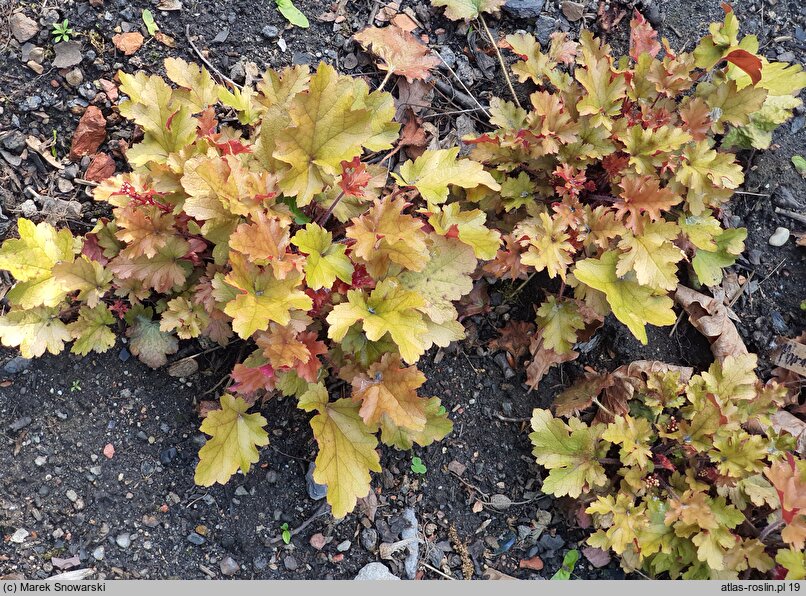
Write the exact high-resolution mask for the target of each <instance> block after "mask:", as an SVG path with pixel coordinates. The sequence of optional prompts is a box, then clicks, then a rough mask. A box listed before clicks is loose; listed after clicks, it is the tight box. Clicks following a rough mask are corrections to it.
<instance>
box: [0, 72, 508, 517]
mask: <svg viewBox="0 0 806 596" xmlns="http://www.w3.org/2000/svg"><path fill="white" fill-rule="evenodd" d="M165 68H166V72H167V75H168V78H169V79H170V80H171V81H172V82H173V83H174V84H175V87H172V86H170V85H169V84H168V83H166V82H165V81H164V80H163V79H162V78H160V77H157V76H146V75H145V74H144V73H137V74H135V75H129V74H125V73H120V83H121V84H120V90H121V92H122V93H123V94H125V95H126V96H127V97H128V99H127V100H126V101H124V102H122V103H121V104H120V113H121V114H122V115H123V116H125V117H126V118H129V119H131V120H133V121H134V122H135V123H136V124H137V125H138V126H139V127H140V128H141V129H142V132H143V138H142V140H141V141H140V142H139V143H137V144H135V145H134V146H132V147H131V148H129V150H128V151H127V154H126V156H127V158H128V160H129V163H130V164H131V166H132V168H133V171H132V172H131V173H127V174H121V175H117V176H115V177H113V178H110V179H108V180H106V181H105V182H103V183H102V184H100V185H99V186H98V187H97V188H96V189H95V194H94V196H95V199H96V200H98V201H104V202H106V203H108V204H109V205H111V207H112V214H113V218H112V219H111V220H106V219H104V220H101V221H99V222H98V224H97V225H96V226H95V228H94V229H93V230H92V231H91V232H90V233H88V234H87V235H86V236H85V237H84V238H78V237H74V236H73V235H72V234H71V233H70V231H69V230H66V229H62V230H56V229H55V228H53V227H52V226H51V225H49V224H47V223H39V224H36V225H35V224H34V223H33V222H31V221H28V220H26V219H20V220H19V226H18V230H19V239H12V240H8V241H6V242H5V243H4V244H3V246H2V248H1V249H0V268H3V269H6V270H8V271H10V272H11V273H12V275H13V276H14V277H15V278H16V285H15V286H14V288H13V289H12V290H11V291H10V292H9V293H8V296H7V298H8V302H9V303H10V304H11V305H12V309H11V310H10V311H9V312H8V313H6V314H5V315H4V316H2V317H0V339H2V342H3V344H4V345H7V346H19V347H20V349H21V352H22V354H23V356H25V357H34V356H40V355H42V354H43V353H44V352H45V351H46V350H47V351H49V352H51V353H57V352H59V351H61V350H62V349H63V348H64V345H65V344H66V343H67V342H70V341H73V342H74V343H73V347H72V352H73V353H75V354H80V355H86V354H88V353H89V352H91V351H96V352H103V351H105V350H107V349H109V348H110V347H112V346H113V345H114V343H115V334H114V332H113V328H114V327H115V326H116V325H122V324H123V323H125V334H126V336H127V337H128V341H129V349H130V350H131V352H132V354H134V355H136V356H137V357H139V358H140V359H141V360H142V361H143V362H145V363H146V364H148V365H149V366H151V367H158V366H161V365H163V364H165V363H166V362H167V358H168V356H169V355H170V354H173V353H175V352H176V351H177V349H178V341H179V340H180V339H192V338H200V339H203V340H205V341H210V342H216V343H218V344H221V345H226V344H227V343H228V342H230V341H233V340H234V339H235V338H239V339H240V340H244V341H248V345H249V346H251V348H252V351H251V353H249V355H248V356H247V357H246V359H245V360H244V361H243V362H241V363H238V364H237V365H236V366H235V369H234V370H233V372H232V379H233V380H234V384H232V385H231V386H230V387H229V389H228V392H227V393H225V394H224V395H223V396H222V397H221V400H220V408H219V409H215V410H213V411H210V412H209V413H208V414H207V416H206V418H205V420H204V421H203V423H202V426H201V430H202V431H204V432H205V433H207V434H208V435H210V437H211V438H210V439H209V440H208V442H207V444H206V445H205V446H204V447H202V449H201V451H200V453H199V456H200V462H199V464H198V467H197V469H196V482H198V483H199V484H201V485H206V486H207V485H212V484H214V483H216V482H220V483H224V482H226V481H227V480H228V479H229V478H230V477H231V476H232V475H233V474H234V473H236V472H237V471H238V470H241V471H243V472H247V471H248V470H249V468H250V466H251V465H252V464H254V463H255V462H257V461H258V457H259V455H258V450H257V448H258V447H262V446H265V445H267V444H268V441H269V439H268V433H267V430H266V428H265V427H266V425H267V421H266V420H265V419H264V418H263V417H262V416H261V415H260V414H259V413H249V410H250V408H251V407H252V405H253V404H254V403H255V401H256V399H257V398H258V397H259V396H260V395H262V394H264V393H265V392H271V391H274V390H276V391H278V392H281V393H282V394H284V395H286V396H292V395H293V396H296V397H297V398H298V400H299V407H300V408H302V409H303V410H305V411H308V412H312V413H314V416H313V417H312V419H311V428H312V429H313V434H314V437H315V438H316V441H317V443H318V446H319V453H318V455H317V458H316V471H315V473H314V478H315V480H316V481H317V482H319V483H321V484H326V485H327V486H328V493H327V498H328V501H329V502H330V504H331V505H332V510H333V514H334V515H335V516H336V517H342V516H344V515H345V514H346V513H347V512H348V511H350V510H352V509H353V507H354V506H355V504H356V499H358V498H361V497H364V496H366V495H367V493H368V491H369V486H370V472H378V471H380V460H379V455H378V452H377V451H376V447H377V445H378V435H379V436H380V441H381V442H382V443H384V444H386V445H389V446H393V447H395V448H398V449H409V448H411V447H412V445H413V444H414V443H417V444H419V445H428V444H430V443H432V442H433V441H434V440H437V439H440V438H442V437H444V436H445V435H446V434H447V433H448V432H449V431H450V430H451V422H450V420H449V419H448V417H447V413H446V411H445V408H443V407H442V406H441V405H440V400H439V399H438V398H436V397H426V396H421V395H419V394H418V389H419V388H420V387H421V386H422V385H423V383H424V382H425V377H424V376H423V374H422V373H421V372H419V371H418V370H417V368H416V364H415V363H416V362H417V360H418V359H419V357H420V356H421V355H422V354H424V353H425V351H426V350H427V349H428V348H429V347H431V346H432V345H435V344H436V345H439V346H447V345H448V344H449V342H451V341H453V340H456V339H460V338H462V337H463V335H464V331H463V328H462V325H461V324H460V323H459V322H458V320H457V318H458V315H457V312H456V309H455V308H454V306H453V304H452V301H454V300H458V299H459V298H461V297H462V296H463V295H465V294H467V293H468V292H470V290H471V288H472V281H471V277H470V274H471V273H473V272H474V271H475V269H476V266H477V260H478V259H479V258H482V259H490V258H492V257H493V256H494V255H495V253H496V250H497V248H498V246H499V235H498V233H497V232H494V231H491V230H488V229H487V228H486V227H485V225H484V224H485V214H484V213H483V212H481V211H480V210H478V209H462V207H461V206H460V205H459V204H458V203H446V201H447V199H448V197H449V187H450V186H451V185H453V184H457V185H460V186H462V187H464V188H468V189H473V188H475V187H476V186H478V185H480V184H482V185H486V186H487V187H488V188H491V189H498V188H499V186H498V184H497V183H496V182H495V180H493V178H492V176H491V175H490V174H488V173H487V172H485V171H484V169H483V167H482V166H481V165H480V164H478V163H476V162H472V161H470V160H467V159H457V154H458V150H456V149H453V150H439V151H429V152H426V153H425V154H424V155H423V156H422V157H421V158H420V159H418V160H417V161H416V162H408V163H405V164H403V166H402V168H401V170H400V175H399V176H398V179H399V180H400V181H401V183H402V185H401V186H395V185H394V184H392V185H390V186H391V190H390V189H388V188H387V184H386V183H387V168H386V167H385V166H384V165H383V164H382V163H374V164H373V163H367V162H366V161H362V158H363V157H367V158H369V159H370V160H374V161H375V162H380V161H381V155H380V154H379V152H381V151H384V150H386V149H390V148H391V147H392V145H393V143H394V142H395V140H396V139H397V134H398V128H399V125H398V124H396V123H395V122H393V120H392V118H393V116H394V114H395V106H394V102H393V99H392V96H391V95H389V94H388V93H381V92H370V89H369V87H368V85H367V84H366V83H365V82H364V81H362V80H360V79H355V78H350V77H345V76H341V75H339V74H337V73H336V71H335V70H334V69H333V68H332V67H330V66H327V65H324V64H323V65H320V66H319V68H318V70H317V71H316V72H315V73H313V74H311V73H309V70H308V68H307V67H294V68H289V69H286V70H284V71H282V72H275V71H272V70H269V71H268V72H266V74H265V75H264V76H263V79H262V82H261V83H259V84H258V86H257V89H254V88H252V87H249V86H247V87H244V88H243V89H233V90H229V89H226V88H224V87H222V86H220V85H217V84H215V83H214V81H213V79H212V78H211V77H210V75H209V74H208V72H207V71H206V70H204V69H200V68H198V67H196V66H194V65H191V64H188V63H185V62H183V61H182V60H177V59H168V60H166V62H165ZM225 112H230V113H234V116H235V117H237V120H238V122H239V123H240V124H241V126H240V127H238V128H234V127H231V126H227V125H224V124H222V123H221V122H220V121H219V115H220V114H221V113H225ZM421 197H422V198H421ZM423 199H424V200H423ZM121 320H122V321H121ZM334 387H335V388H334Z"/></svg>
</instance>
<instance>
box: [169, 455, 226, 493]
mask: <svg viewBox="0 0 806 596" xmlns="http://www.w3.org/2000/svg"><path fill="white" fill-rule="evenodd" d="M176 455H177V450H176V447H168V448H167V449H163V450H162V451H160V463H161V464H162V465H163V466H167V465H168V464H170V463H171V462H172V461H173V460H174V458H175V457H176ZM238 488H240V487H238ZM235 494H236V495H237V494H238V491H237V490H236V491H235Z"/></svg>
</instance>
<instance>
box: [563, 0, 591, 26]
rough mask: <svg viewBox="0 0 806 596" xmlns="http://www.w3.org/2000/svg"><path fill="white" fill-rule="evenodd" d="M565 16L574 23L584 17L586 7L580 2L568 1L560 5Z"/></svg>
mask: <svg viewBox="0 0 806 596" xmlns="http://www.w3.org/2000/svg"><path fill="white" fill-rule="evenodd" d="M560 8H561V10H562V11H563V15H564V16H565V18H566V19H568V20H569V21H571V22H572V23H574V22H576V21H578V20H580V19H581V18H582V15H584V14H585V5H584V4H580V3H579V2H570V1H569V0H566V1H565V2H563V3H562V4H561V5H560Z"/></svg>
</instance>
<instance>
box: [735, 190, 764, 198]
mask: <svg viewBox="0 0 806 596" xmlns="http://www.w3.org/2000/svg"><path fill="white" fill-rule="evenodd" d="M733 192H734V194H737V195H749V196H751V197H769V196H770V195H769V194H768V193H763V192H750V191H749V190H734V191H733Z"/></svg>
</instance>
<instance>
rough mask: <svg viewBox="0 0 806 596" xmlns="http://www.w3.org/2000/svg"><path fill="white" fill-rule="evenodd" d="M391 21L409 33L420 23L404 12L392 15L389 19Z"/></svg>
mask: <svg viewBox="0 0 806 596" xmlns="http://www.w3.org/2000/svg"><path fill="white" fill-rule="evenodd" d="M391 23H392V24H393V25H395V26H396V27H400V28H401V29H403V31H407V32H409V33H411V32H412V31H414V30H415V29H417V28H418V27H420V24H419V23H418V22H417V21H415V20H414V19H413V18H411V17H410V16H409V15H407V14H406V13H404V12H401V13H399V14H396V15H395V16H393V17H392V19H391Z"/></svg>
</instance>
